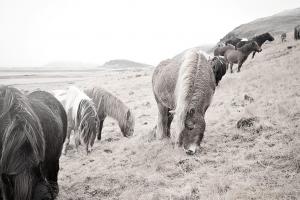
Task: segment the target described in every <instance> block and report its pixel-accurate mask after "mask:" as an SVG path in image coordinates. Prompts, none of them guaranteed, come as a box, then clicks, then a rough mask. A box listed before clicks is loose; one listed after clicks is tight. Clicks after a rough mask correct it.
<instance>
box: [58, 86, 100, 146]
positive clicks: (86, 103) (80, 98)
mask: <svg viewBox="0 0 300 200" xmlns="http://www.w3.org/2000/svg"><path fill="white" fill-rule="evenodd" d="M53 93H54V95H55V97H56V98H57V99H58V100H59V101H60V102H61V103H62V104H63V106H64V108H65V110H66V112H67V114H68V118H69V120H70V119H71V120H72V121H73V122H74V125H75V127H74V128H76V129H81V127H84V126H82V125H83V124H84V123H85V122H88V123H87V126H85V129H87V130H89V129H90V128H91V125H92V124H94V123H96V122H95V118H96V119H97V112H96V107H95V104H94V102H93V101H92V100H91V98H90V97H88V96H87V95H86V94H85V93H84V92H83V91H81V90H80V89H79V88H77V87H75V86H70V87H69V88H68V89H67V90H66V91H64V90H55V91H53ZM82 133H83V135H81V138H82V139H83V141H84V143H85V144H88V141H89V140H90V138H91V131H83V132H82Z"/></svg>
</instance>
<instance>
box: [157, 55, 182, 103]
mask: <svg viewBox="0 0 300 200" xmlns="http://www.w3.org/2000/svg"><path fill="white" fill-rule="evenodd" d="M178 60H179V58H178V59H168V60H165V61H162V62H161V63H160V64H159V65H158V66H157V67H156V68H155V70H154V72H153V76H152V89H153V93H154V96H155V99H156V101H158V103H161V104H163V105H164V106H166V107H168V108H173V107H174V105H175V102H174V99H175V98H174V91H175V87H176V82H177V78H178V72H179V68H180V62H178Z"/></svg>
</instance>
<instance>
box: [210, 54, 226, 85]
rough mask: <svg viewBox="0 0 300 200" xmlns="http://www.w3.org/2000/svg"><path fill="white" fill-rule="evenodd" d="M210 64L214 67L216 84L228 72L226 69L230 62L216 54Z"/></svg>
mask: <svg viewBox="0 0 300 200" xmlns="http://www.w3.org/2000/svg"><path fill="white" fill-rule="evenodd" d="M210 64H211V66H212V68H213V71H214V74H215V79H216V85H218V84H219V82H220V81H221V79H222V77H223V76H224V75H225V74H226V70H227V68H228V63H227V61H226V60H225V58H223V57H220V56H215V57H214V58H213V59H212V60H211V61H210Z"/></svg>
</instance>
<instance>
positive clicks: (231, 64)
mask: <svg viewBox="0 0 300 200" xmlns="http://www.w3.org/2000/svg"><path fill="white" fill-rule="evenodd" d="M229 65H230V73H233V70H232V66H233V63H230V64H229Z"/></svg>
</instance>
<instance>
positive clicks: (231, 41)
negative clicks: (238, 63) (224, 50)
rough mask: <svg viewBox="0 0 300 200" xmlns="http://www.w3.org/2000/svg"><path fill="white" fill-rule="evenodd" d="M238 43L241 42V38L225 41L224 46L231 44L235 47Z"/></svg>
mask: <svg viewBox="0 0 300 200" xmlns="http://www.w3.org/2000/svg"><path fill="white" fill-rule="evenodd" d="M240 41H242V39H241V38H237V37H233V38H231V39H229V40H226V42H225V45H228V44H231V45H233V46H235V47H236V45H237V43H239V42H240Z"/></svg>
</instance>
